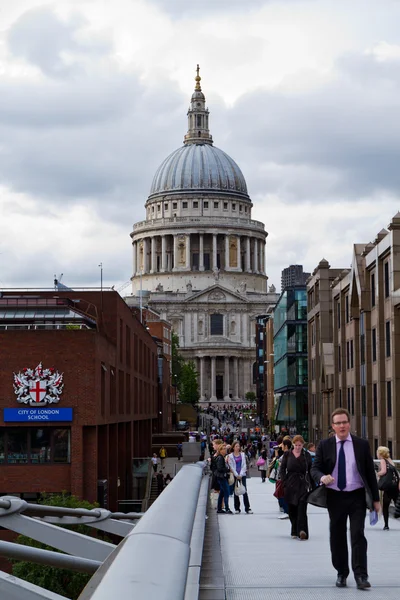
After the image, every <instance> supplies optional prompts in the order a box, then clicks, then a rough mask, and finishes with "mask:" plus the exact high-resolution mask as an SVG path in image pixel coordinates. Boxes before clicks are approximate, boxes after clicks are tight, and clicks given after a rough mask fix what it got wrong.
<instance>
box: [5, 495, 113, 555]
mask: <svg viewBox="0 0 400 600" xmlns="http://www.w3.org/2000/svg"><path fill="white" fill-rule="evenodd" d="M3 500H10V502H11V508H10V509H7V510H6V509H4V508H0V525H1V526H2V527H5V528H6V529H11V531H15V532H17V533H20V534H22V535H26V536H28V537H30V538H33V539H34V540H37V541H38V542H42V544H46V545H47V546H52V547H53V548H57V550H61V551H62V552H66V553H67V554H73V555H75V556H81V557H82V558H88V559H91V560H97V561H100V562H103V560H105V559H106V558H107V556H108V555H109V554H111V552H112V551H113V550H114V549H115V547H116V546H115V545H114V544H110V543H108V542H103V541H102V540H98V539H96V538H92V537H89V536H86V535H82V534H81V533H77V532H76V531H70V530H69V529H64V528H62V527H57V526H56V525H52V524H51V523H46V522H44V521H40V520H38V519H32V518H31V517H25V516H24V515H22V514H20V512H21V510H22V509H23V508H24V505H26V502H24V501H23V500H20V499H19V498H13V497H11V496H4V497H3ZM49 508H52V507H49Z"/></svg>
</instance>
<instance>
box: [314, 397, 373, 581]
mask: <svg viewBox="0 0 400 600" xmlns="http://www.w3.org/2000/svg"><path fill="white" fill-rule="evenodd" d="M331 423H332V429H333V431H334V435H333V436H331V437H329V438H327V439H325V440H321V441H320V442H319V444H318V446H317V450H316V454H315V460H314V463H313V465H312V467H311V474H312V476H313V477H314V481H315V482H316V483H317V484H318V485H319V487H317V488H316V489H315V490H314V491H313V492H312V493H311V494H310V496H309V502H311V504H316V505H317V506H321V507H325V508H327V509H328V513H329V520H330V547H331V555H332V564H333V566H334V568H335V569H336V571H337V579H336V586H337V587H340V588H343V587H346V585H347V583H346V580H347V577H348V575H349V564H348V562H349V561H348V547H347V531H346V529H347V519H348V518H349V519H350V538H351V567H352V570H353V573H354V578H355V580H356V585H357V588H358V589H359V590H365V589H367V588H370V587H371V584H370V582H369V581H368V568H367V540H366V538H365V535H364V524H365V511H366V509H367V507H368V508H369V509H370V510H375V511H376V512H377V513H378V512H379V510H380V502H379V490H378V484H377V480H376V475H375V468H374V461H373V459H372V455H371V450H370V447H369V444H368V441H367V440H365V439H362V438H359V437H357V436H355V435H353V434H351V433H350V429H351V425H350V413H349V412H348V411H347V410H346V409H345V408H337V409H336V410H334V411H333V413H332V415H331Z"/></svg>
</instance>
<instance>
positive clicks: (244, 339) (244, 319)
mask: <svg viewBox="0 0 400 600" xmlns="http://www.w3.org/2000/svg"><path fill="white" fill-rule="evenodd" d="M247 319H248V313H247V312H246V311H244V312H243V313H242V342H243V344H244V345H245V346H248V344H249V333H248V329H247Z"/></svg>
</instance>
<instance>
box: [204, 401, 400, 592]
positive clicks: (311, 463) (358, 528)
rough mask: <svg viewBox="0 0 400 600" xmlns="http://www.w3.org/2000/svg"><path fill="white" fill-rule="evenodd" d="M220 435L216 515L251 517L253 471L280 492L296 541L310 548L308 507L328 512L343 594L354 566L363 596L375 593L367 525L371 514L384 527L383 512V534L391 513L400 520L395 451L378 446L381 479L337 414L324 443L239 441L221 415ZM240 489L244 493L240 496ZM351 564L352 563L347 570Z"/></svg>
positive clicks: (212, 444)
mask: <svg viewBox="0 0 400 600" xmlns="http://www.w3.org/2000/svg"><path fill="white" fill-rule="evenodd" d="M218 417H219V420H218V425H219V427H214V428H213V433H212V434H211V436H210V441H209V451H210V457H211V458H210V459H209V460H210V463H211V471H212V473H213V480H212V488H213V489H214V490H216V491H218V492H219V496H218V505H217V512H218V514H232V510H231V508H230V504H229V503H230V501H231V498H232V496H233V499H234V500H233V503H234V509H235V513H236V514H239V513H240V512H241V510H242V509H241V504H240V496H242V497H243V508H244V511H245V512H246V513H252V510H251V509H250V500H249V496H248V492H247V485H246V481H247V478H248V476H249V475H250V472H249V469H250V467H251V466H257V468H258V471H259V473H260V480H261V483H265V482H266V481H267V480H269V481H270V482H271V483H273V484H275V485H274V490H273V493H274V496H275V497H276V498H277V500H278V503H279V508H280V511H281V515H280V517H279V518H280V519H281V520H285V519H288V520H289V522H290V535H291V537H292V538H293V539H296V540H302V541H306V540H308V539H309V538H310V532H309V528H308V518H307V507H308V504H314V505H315V506H319V507H325V508H327V509H328V514H329V520H330V538H329V539H330V550H331V558H332V564H333V567H334V568H335V569H336V571H337V580H336V586H337V587H346V585H347V582H346V581H347V577H348V575H349V572H350V566H351V569H352V571H353V574H354V578H355V581H356V585H357V588H358V589H360V590H365V589H368V588H369V587H370V583H369V579H368V571H367V541H366V538H365V535H364V523H365V515H366V511H367V509H369V511H370V521H371V524H375V523H376V522H378V515H379V513H380V511H381V504H380V496H379V490H380V491H381V492H382V514H383V521H384V526H383V529H384V530H385V531H388V530H389V506H390V504H391V502H393V503H394V504H395V507H396V509H395V517H396V518H399V517H400V493H399V490H400V481H399V473H398V472H397V469H396V467H395V464H394V462H393V460H392V459H391V457H390V452H389V449H388V448H387V447H385V446H380V447H379V448H378V449H377V458H378V459H379V460H380V465H379V469H378V471H377V472H376V471H375V466H374V462H373V458H372V455H371V452H370V448H369V444H368V442H367V441H366V440H364V439H362V438H359V437H357V436H355V435H353V434H352V433H350V415H349V413H348V411H347V410H346V409H343V408H339V409H336V410H335V411H333V413H332V418H331V426H332V431H331V434H330V435H329V437H328V438H327V439H326V440H321V441H320V442H319V443H318V445H317V446H316V445H315V444H314V443H311V442H310V443H308V444H306V443H305V440H304V438H303V437H302V436H301V435H286V436H278V437H276V436H274V437H275V439H271V438H270V437H269V436H263V435H261V434H256V435H254V434H253V435H252V438H251V439H250V438H249V437H248V436H247V434H245V433H241V432H240V433H239V431H240V428H237V427H236V425H237V424H236V422H235V421H237V413H236V411H234V410H229V407H228V408H227V409H225V410H224V412H223V413H222V415H221V414H219V415H218ZM236 487H237V488H238V489H239V490H240V491H239V493H235V490H236ZM348 520H349V521H350V547H351V553H350V552H349V549H348V546H347V521H348ZM349 556H351V561H350V566H349Z"/></svg>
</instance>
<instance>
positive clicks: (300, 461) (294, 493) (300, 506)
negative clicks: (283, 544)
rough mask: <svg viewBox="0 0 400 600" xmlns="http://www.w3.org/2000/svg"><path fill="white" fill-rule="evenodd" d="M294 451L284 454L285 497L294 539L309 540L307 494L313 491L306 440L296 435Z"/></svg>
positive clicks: (282, 467)
mask: <svg viewBox="0 0 400 600" xmlns="http://www.w3.org/2000/svg"><path fill="white" fill-rule="evenodd" d="M292 444H293V446H292V449H291V450H288V451H287V452H285V453H284V455H283V457H282V462H281V468H280V478H281V480H282V483H283V489H284V493H285V495H284V497H285V500H286V502H287V503H288V509H289V518H290V522H291V525H292V529H291V536H292V538H296V539H297V538H300V539H301V540H308V520H307V494H308V492H309V491H310V490H311V486H312V478H311V474H310V469H311V456H310V453H309V452H306V451H305V450H304V444H305V442H304V439H303V438H302V436H301V435H295V436H294V438H293V440H292Z"/></svg>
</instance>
